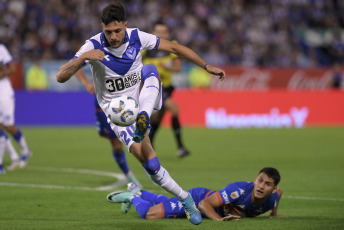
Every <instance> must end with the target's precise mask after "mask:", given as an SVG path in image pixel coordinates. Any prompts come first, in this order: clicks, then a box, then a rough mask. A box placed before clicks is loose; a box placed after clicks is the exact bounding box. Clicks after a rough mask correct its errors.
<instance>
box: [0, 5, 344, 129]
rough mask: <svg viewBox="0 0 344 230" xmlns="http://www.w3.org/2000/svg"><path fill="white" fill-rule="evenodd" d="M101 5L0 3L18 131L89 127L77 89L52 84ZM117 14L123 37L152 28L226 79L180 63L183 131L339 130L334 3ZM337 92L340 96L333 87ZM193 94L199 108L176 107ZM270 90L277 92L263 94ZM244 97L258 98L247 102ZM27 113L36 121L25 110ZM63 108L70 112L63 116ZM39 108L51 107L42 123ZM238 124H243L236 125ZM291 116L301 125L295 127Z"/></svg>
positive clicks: (338, 34) (342, 51)
mask: <svg viewBox="0 0 344 230" xmlns="http://www.w3.org/2000/svg"><path fill="white" fill-rule="evenodd" d="M108 2H109V1H87V0H71V1H62V0H61V1H58V0H50V1H42V2H41V1H36V0H27V1H22V0H13V1H1V4H0V13H1V15H2V16H1V21H0V41H1V42H2V43H4V44H5V45H6V46H7V47H8V48H9V50H10V52H11V54H12V55H13V57H14V59H15V60H16V61H17V67H18V71H17V74H16V75H15V76H11V81H12V83H13V86H14V87H15V89H16V90H17V91H18V92H17V123H18V124H28V125H30V124H34V125H36V124H40V123H42V124H50V125H54V124H73V123H75V124H82V125H84V124H93V123H94V119H93V113H92V112H93V110H92V109H91V107H92V105H90V104H89V105H88V106H87V103H85V102H84V101H87V100H83V99H84V97H88V96H89V95H87V93H86V92H85V90H84V88H83V87H82V85H81V84H80V83H79V82H78V81H77V80H76V79H72V80H71V81H70V82H69V83H68V84H60V83H58V82H57V81H56V79H55V75H56V72H57V70H58V68H59V67H60V65H61V63H63V62H65V61H66V60H69V59H71V58H72V57H73V56H74V54H75V53H76V52H77V50H78V49H79V48H80V46H81V45H82V44H83V43H84V41H85V40H86V39H88V38H89V37H90V36H92V35H94V34H96V33H98V32H99V31H100V25H99V18H98V15H99V12H100V10H101V9H102V8H103V7H104V6H105V5H106V4H107V3H108ZM125 4H126V6H127V14H128V23H129V27H138V28H140V29H141V30H143V31H147V32H151V31H152V25H153V24H154V22H156V21H157V20H159V19H162V20H163V21H164V22H165V23H166V24H167V25H169V27H170V28H171V30H172V35H173V37H174V38H176V39H177V40H178V41H179V42H180V43H181V44H184V45H187V46H189V47H191V48H192V49H194V50H195V51H196V52H197V53H198V54H199V55H201V56H202V57H203V58H204V59H205V60H206V61H207V62H208V63H210V64H213V65H216V66H221V67H223V68H225V70H226V75H227V78H226V80H225V81H223V82H219V81H218V80H216V79H214V78H211V79H210V78H209V76H207V75H206V74H205V72H204V71H200V70H199V69H197V68H196V67H195V66H194V65H192V64H190V63H188V62H187V61H183V68H182V72H181V73H178V74H175V77H174V80H173V81H174V85H175V87H176V88H178V89H181V90H180V91H177V92H176V94H175V98H176V100H177V101H178V102H179V103H182V106H181V119H182V122H183V123H184V124H185V125H196V126H206V125H207V124H210V126H211V127H215V126H217V127H221V128H226V127H232V126H234V127H241V126H242V125H240V124H237V123H238V122H239V123H240V122H241V123H247V122H248V124H246V125H245V124H244V125H243V126H244V127H245V126H251V125H250V124H251V123H253V126H258V127H259V126H263V127H265V126H268V127H269V126H270V127H272V126H275V127H280V126H281V125H282V126H287V127H290V126H298V127H302V126H303V125H328V124H331V125H336V124H343V123H344V114H343V106H342V105H343V94H342V93H341V92H340V93H339V92H338V90H336V92H329V91H331V90H330V89H331V86H332V84H333V81H334V79H335V73H336V72H339V74H341V75H343V69H342V65H343V60H344V30H343V28H344V16H343V14H342V12H343V10H344V3H343V1H337V0H327V1H326V0H279V1H269V0H264V1H262V0H260V1H255V0H246V1H244V0H233V1H217V0H203V1H179V0H164V1H157V0H150V1H142V0H131V1H125ZM336 63H337V67H336ZM338 66H339V67H338ZM32 67H37V68H35V69H32ZM30 70H31V71H30ZM84 70H86V72H87V70H88V68H84ZM87 73H88V77H89V78H90V79H91V76H90V72H87ZM342 77H343V76H342ZM339 85H340V87H339V89H342V87H343V86H342V83H341V82H340V84H339ZM199 90H203V91H207V93H205V94H206V95H207V96H206V97H204V98H203V102H204V103H206V104H207V105H206V106H204V108H199V107H197V106H196V105H193V106H192V100H186V101H185V100H184V101H183V100H180V98H181V97H184V96H189V97H198V96H199V94H202V95H205V94H203V92H201V93H200V92H199ZM276 90H277V91H278V90H279V92H278V93H277V92H275V93H272V92H273V91H276ZM247 91H250V93H248V92H247ZM295 91H297V93H296V94H294V93H292V94H291V93H290V92H295ZM310 91H311V92H312V93H311V94H310V93H309V92H310ZM28 92H29V93H28ZM61 92H66V93H67V94H69V95H68V98H69V100H70V101H71V102H75V101H80V103H76V104H80V106H75V103H65V102H66V100H65V99H63V97H65V95H60V93H61ZM179 92H183V94H182V95H181V94H179ZM219 92H221V94H219ZM232 92H236V93H234V94H233V93H232ZM239 92H242V93H239ZM252 92H261V93H259V94H258V95H257V96H256V94H255V93H254V95H252ZM67 94H66V95H67ZM219 96H220V97H219ZM66 97H67V96H66ZM37 98H40V100H37ZM227 98H229V100H228V99H227ZM51 100H54V101H56V104H54V106H51V103H47V102H49V101H51ZM272 100H274V101H272ZM59 101H63V102H62V103H59ZM81 101H82V102H81ZM214 101H216V103H218V105H216V107H215V105H213V103H214ZM183 103H186V104H183ZM32 104H34V105H36V106H35V107H36V109H38V110H39V111H37V110H35V111H33V110H28V108H27V106H29V105H32ZM68 105H71V107H70V108H68V109H67V106H68ZM47 106H48V107H49V106H51V107H49V115H48V114H47V112H48V110H47V109H46V108H47ZM195 107H196V108H195ZM191 108H192V109H191ZM207 109H210V110H207ZM219 109H220V110H219ZM64 110H68V111H70V113H69V116H68V117H66V116H64V115H63V114H61V113H63V112H62V111H64ZM75 111H78V114H83V116H82V118H80V116H79V115H77V116H75V117H74V118H72V116H73V115H72V114H76V113H75ZM292 111H294V112H292ZM30 112H32V114H30ZM190 112H193V114H194V115H195V114H197V116H200V117H198V118H197V119H196V120H198V121H197V122H193V121H194V120H195V119H190V118H191V117H190V116H189V120H188V118H187V116H188V114H189V113H190ZM28 113H29V114H28ZM53 114H56V115H57V116H56V117H53ZM207 114H208V115H207ZM221 116H222V117H223V118H228V119H227V120H229V121H228V122H227V124H226V123H223V122H220V124H212V123H214V122H213V121H212V119H215V117H217V118H219V117H221ZM238 116H241V117H242V116H244V119H243V121H240V119H239V118H240V117H238ZM257 116H258V118H256V117H257ZM262 116H263V117H262ZM276 116H277V120H284V121H280V122H279V123H281V125H278V124H277V125H273V124H270V125H269V124H265V123H271V122H272V121H271V119H273V118H274V117H276ZM293 116H294V117H295V116H298V118H299V119H301V121H300V122H301V123H300V122H299V124H296V123H295V121H294V120H295V119H294V117H293ZM245 118H246V119H245ZM49 119H50V120H49ZM219 119H220V118H219ZM252 119H253V120H252ZM256 119H258V120H260V121H254V120H256ZM302 119H303V120H304V121H303V122H302ZM167 120H168V117H166V119H165V122H164V124H167V125H168V123H167ZM220 120H221V119H220ZM257 122H258V123H259V124H256V123H257ZM260 123H263V124H260Z"/></svg>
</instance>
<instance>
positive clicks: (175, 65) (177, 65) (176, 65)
mask: <svg viewBox="0 0 344 230" xmlns="http://www.w3.org/2000/svg"><path fill="white" fill-rule="evenodd" d="M160 66H161V67H162V68H164V69H166V70H168V71H171V72H174V73H177V72H180V71H181V69H182V62H181V60H180V58H174V59H173V60H172V65H171V66H168V65H166V64H165V63H160Z"/></svg>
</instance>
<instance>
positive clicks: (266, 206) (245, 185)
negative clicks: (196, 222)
mask: <svg viewBox="0 0 344 230" xmlns="http://www.w3.org/2000/svg"><path fill="white" fill-rule="evenodd" d="M252 191H253V182H235V183H231V184H228V185H227V186H226V187H225V188H223V189H221V190H220V191H218V192H217V195H218V197H219V199H220V200H221V202H222V204H223V206H222V207H221V209H220V212H221V214H222V216H225V215H226V214H229V213H231V214H243V215H245V216H247V217H255V216H258V215H260V214H263V213H265V212H267V211H269V210H271V209H274V208H275V207H276V206H277V204H278V201H279V196H278V194H277V192H276V193H272V194H270V196H269V197H268V198H267V199H266V200H265V201H264V202H263V203H261V204H260V205H258V206H254V205H253V204H252V202H251V195H252Z"/></svg>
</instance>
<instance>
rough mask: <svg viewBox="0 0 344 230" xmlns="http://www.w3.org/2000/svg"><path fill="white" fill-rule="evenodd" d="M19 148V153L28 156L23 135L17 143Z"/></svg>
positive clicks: (27, 148) (28, 150) (28, 151)
mask: <svg viewBox="0 0 344 230" xmlns="http://www.w3.org/2000/svg"><path fill="white" fill-rule="evenodd" d="M17 143H18V145H19V147H20V152H21V154H22V155H29V153H30V149H29V147H28V145H27V143H26V140H25V137H24V135H23V136H22V137H21V138H20V140H19V141H18V142H17Z"/></svg>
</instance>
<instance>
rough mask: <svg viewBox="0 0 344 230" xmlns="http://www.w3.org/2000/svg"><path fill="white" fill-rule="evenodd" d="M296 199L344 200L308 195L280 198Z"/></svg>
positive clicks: (341, 199)
mask: <svg viewBox="0 0 344 230" xmlns="http://www.w3.org/2000/svg"><path fill="white" fill-rule="evenodd" d="M283 198H287V199H296V200H324V201H344V199H343V198H332V197H309V196H283V195H282V199H283Z"/></svg>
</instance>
